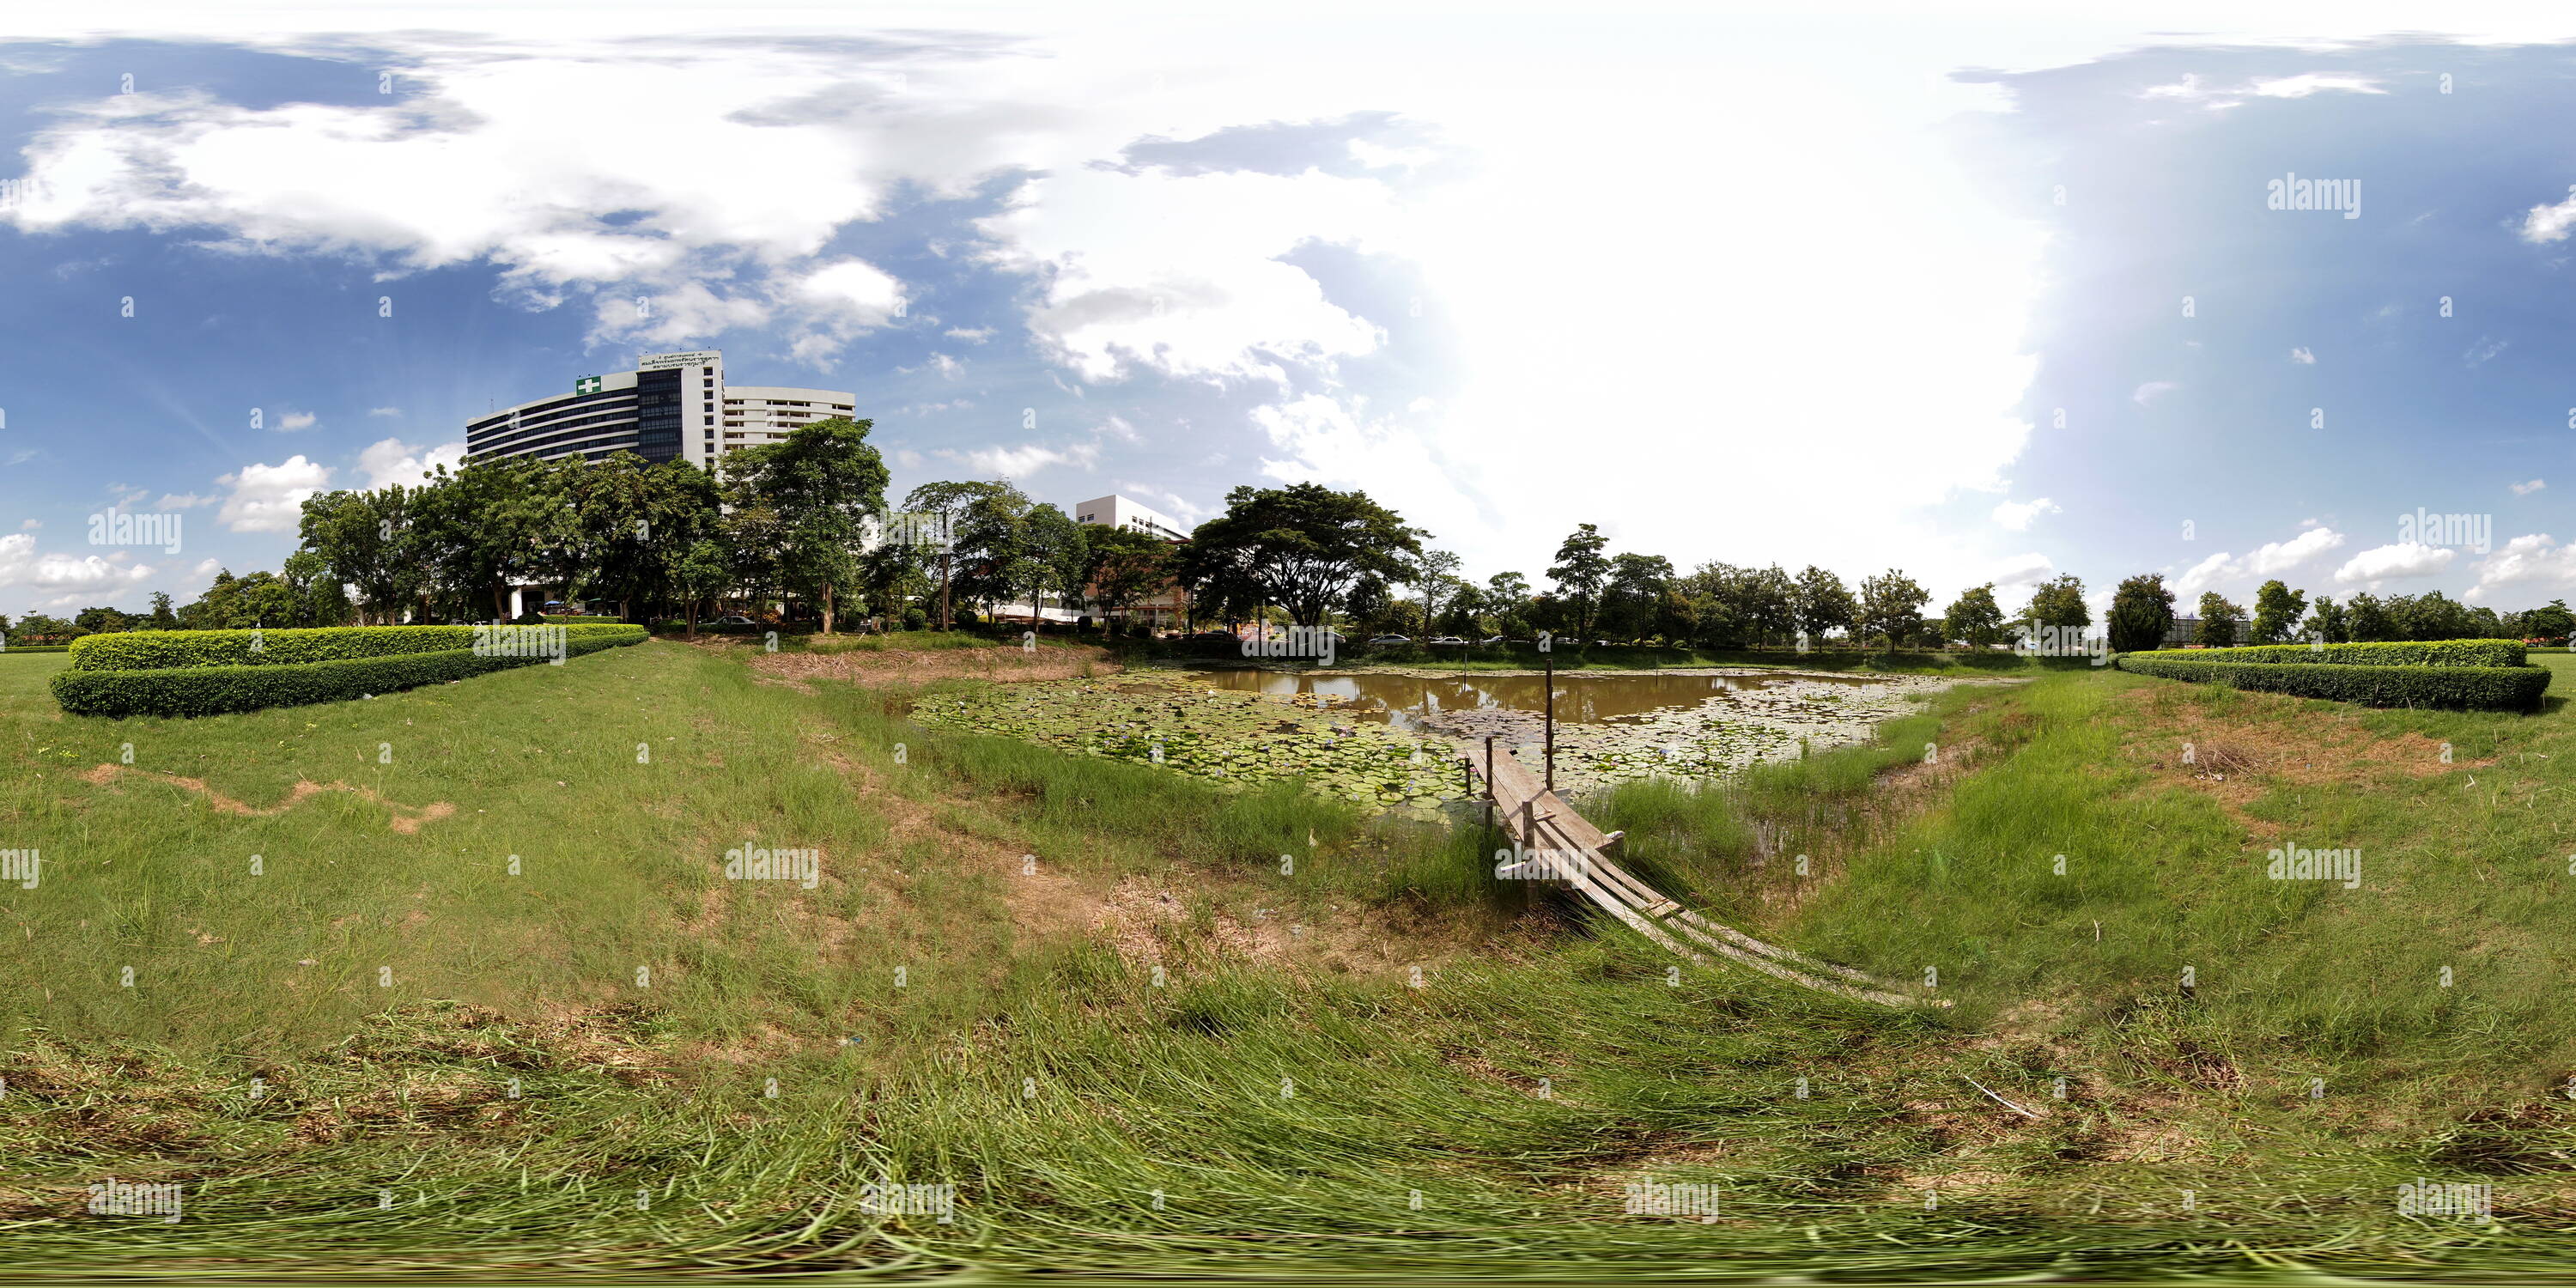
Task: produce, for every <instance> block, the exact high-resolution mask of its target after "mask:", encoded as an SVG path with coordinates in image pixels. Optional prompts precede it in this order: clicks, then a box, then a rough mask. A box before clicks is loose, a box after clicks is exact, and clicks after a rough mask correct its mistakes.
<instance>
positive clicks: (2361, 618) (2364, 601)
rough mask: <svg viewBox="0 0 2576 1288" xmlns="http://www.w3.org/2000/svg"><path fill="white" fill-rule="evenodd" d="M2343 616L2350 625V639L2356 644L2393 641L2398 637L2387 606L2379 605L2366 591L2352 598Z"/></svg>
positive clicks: (2377, 599) (2395, 624)
mask: <svg viewBox="0 0 2576 1288" xmlns="http://www.w3.org/2000/svg"><path fill="white" fill-rule="evenodd" d="M2344 616H2345V620H2346V621H2348V622H2349V623H2350V624H2351V634H2352V638H2353V639H2354V640H2355V641H2356V642H2361V643H2368V642H2372V641H2377V640H2393V639H2396V638H2397V637H2398V636H2397V623H2396V621H2395V620H2394V619H2392V618H2391V617H2390V616H2389V614H2388V606H2387V605H2386V604H2383V603H2381V602H2380V601H2379V597H2378V596H2377V595H2373V594H2371V593H2369V592H2368V591H2364V592H2362V593H2360V594H2358V595H2355V596H2353V597H2352V604H2351V605H2350V607H2349V609H2348V611H2347V612H2346V613H2345V615H2344Z"/></svg>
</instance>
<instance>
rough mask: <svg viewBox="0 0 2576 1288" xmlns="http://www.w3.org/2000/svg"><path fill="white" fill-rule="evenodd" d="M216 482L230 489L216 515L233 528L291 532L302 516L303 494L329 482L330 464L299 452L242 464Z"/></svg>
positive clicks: (246, 530)
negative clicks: (276, 461)
mask: <svg viewBox="0 0 2576 1288" xmlns="http://www.w3.org/2000/svg"><path fill="white" fill-rule="evenodd" d="M215 482H216V483H217V484H219V485H221V486H223V487H228V488H231V489H232V494H231V495H229V496H227V497H225V498H224V508H223V509H222V510H219V511H217V512H216V514H215V518H216V519H217V520H218V521H220V522H221V523H222V524H223V525H224V526H225V527H227V528H230V529H232V530H233V531H235V532H293V531H295V530H296V527H297V525H298V524H299V522H300V521H301V520H302V519H303V517H304V512H303V506H304V498H306V497H309V496H311V495H313V494H314V493H316V492H319V491H321V490H322V489H324V488H326V487H328V486H330V483H331V471H330V469H329V467H327V466H323V465H317V464H315V463H313V462H312V461H308V460H306V459H304V457H303V455H302V454H300V453H299V454H297V455H294V456H290V457H288V458H286V460H285V461H284V462H283V463H281V464H277V465H245V466H243V467H242V468H241V472H240V473H238V474H227V475H224V476H223V477H222V478H219V479H216V480H215Z"/></svg>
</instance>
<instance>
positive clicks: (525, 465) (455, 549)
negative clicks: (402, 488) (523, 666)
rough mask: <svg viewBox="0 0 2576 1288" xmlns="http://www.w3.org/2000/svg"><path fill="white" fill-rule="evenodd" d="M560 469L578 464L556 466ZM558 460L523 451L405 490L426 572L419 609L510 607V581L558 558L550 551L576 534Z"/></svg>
mask: <svg viewBox="0 0 2576 1288" xmlns="http://www.w3.org/2000/svg"><path fill="white" fill-rule="evenodd" d="M561 468H562V469H565V470H575V469H579V468H581V467H580V466H579V465H577V464H576V465H567V466H564V467H561ZM567 477H570V476H568V475H564V474H559V473H558V467H556V466H552V465H549V464H547V463H545V462H543V461H540V460H537V459H535V458H533V457H527V456H507V457H501V458H499V459H496V460H480V461H475V462H473V463H471V464H468V465H466V466H465V467H464V468H462V469H459V470H457V471H455V472H453V473H450V472H448V470H447V468H446V467H445V466H440V467H439V470H438V473H437V474H436V475H434V476H433V482H432V483H431V485H430V486H428V487H425V488H416V489H414V490H413V491H412V493H411V496H410V497H409V498H408V505H409V510H410V518H411V523H410V529H411V531H412V533H413V534H414V535H415V536H416V538H417V545H416V546H415V547H414V549H413V555H414V557H415V558H417V559H419V561H420V562H421V564H422V566H423V567H424V568H425V569H426V571H427V573H428V584H426V585H423V586H420V587H418V588H417V590H416V594H417V596H418V598H419V601H420V604H421V611H422V616H423V617H427V616H430V615H432V610H433V607H436V608H438V609H443V610H444V612H445V613H446V614H449V615H453V616H457V617H481V616H486V615H488V616H491V617H495V618H507V617H508V616H509V615H510V582H511V581H512V580H514V579H522V580H523V579H528V578H532V577H534V576H536V575H537V574H538V573H539V572H541V571H544V570H547V569H549V568H552V567H559V566H560V559H561V557H560V556H556V555H549V554H548V553H547V552H548V551H549V550H550V549H557V548H560V547H561V546H562V545H563V544H564V543H566V542H567V541H570V540H572V539H573V537H572V535H571V533H570V532H569V531H568V529H569V526H570V524H571V523H572V517H571V515H570V511H569V506H568V501H567V498H566V497H565V496H564V494H563V482H564V480H565V479H566V478H567Z"/></svg>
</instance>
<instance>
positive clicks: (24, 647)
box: [0, 644, 72, 653]
mask: <svg viewBox="0 0 2576 1288" xmlns="http://www.w3.org/2000/svg"><path fill="white" fill-rule="evenodd" d="M71 651H72V646H71V645H69V644H12V645H10V646H9V647H8V648H6V649H0V653H69V652H71Z"/></svg>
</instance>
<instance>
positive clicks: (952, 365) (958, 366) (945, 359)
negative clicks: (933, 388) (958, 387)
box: [930, 353, 966, 380]
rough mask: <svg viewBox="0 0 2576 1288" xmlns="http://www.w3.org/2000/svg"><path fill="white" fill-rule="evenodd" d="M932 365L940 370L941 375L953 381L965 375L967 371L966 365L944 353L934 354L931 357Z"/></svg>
mask: <svg viewBox="0 0 2576 1288" xmlns="http://www.w3.org/2000/svg"><path fill="white" fill-rule="evenodd" d="M930 365H931V366H934V367H937V368H938V369H939V374H941V375H943V376H946V377H948V378H949V379H951V380H955V379H956V378H957V377H958V376H960V375H963V374H965V371H966V364H965V363H963V362H959V361H958V360H957V359H955V358H952V357H949V356H948V355H947V354H944V353H934V354H932V355H930Z"/></svg>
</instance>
